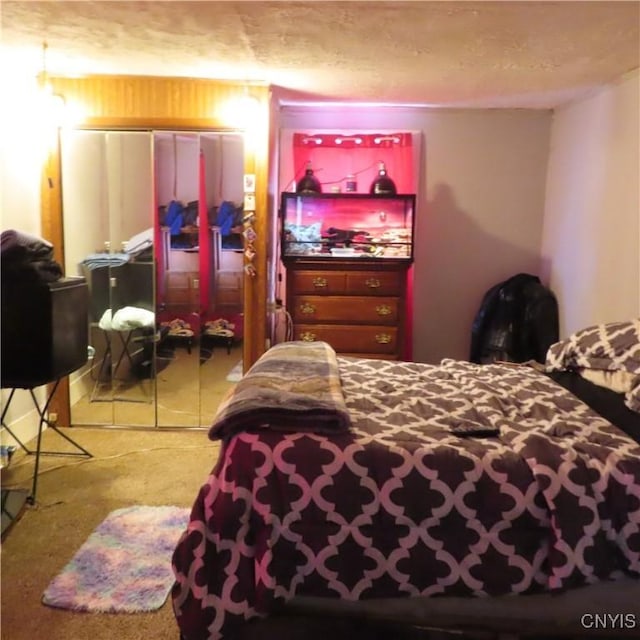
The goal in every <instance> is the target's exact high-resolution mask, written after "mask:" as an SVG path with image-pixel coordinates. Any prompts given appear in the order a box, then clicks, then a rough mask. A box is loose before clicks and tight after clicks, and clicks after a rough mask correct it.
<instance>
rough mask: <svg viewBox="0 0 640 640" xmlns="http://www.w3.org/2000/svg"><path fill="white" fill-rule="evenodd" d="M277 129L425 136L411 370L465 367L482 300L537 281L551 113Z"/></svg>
mask: <svg viewBox="0 0 640 640" xmlns="http://www.w3.org/2000/svg"><path fill="white" fill-rule="evenodd" d="M279 126H280V127H282V128H284V129H291V130H295V131H303V132H307V131H308V132H311V131H313V130H315V129H331V128H333V129H351V130H363V129H364V130H370V129H375V128H378V129H385V130H397V131H404V130H421V131H422V132H423V158H422V161H421V167H420V171H419V176H420V179H419V184H420V189H419V193H418V205H417V223H416V247H415V278H414V318H413V321H414V322H413V324H414V327H413V338H414V339H413V358H414V360H417V361H422V362H439V361H440V360H441V359H442V358H443V357H452V358H467V357H468V355H469V340H470V334H471V324H472V322H473V318H474V316H475V314H476V312H477V310H478V307H479V304H480V301H481V299H482V296H483V295H484V293H485V291H486V290H487V289H488V288H489V287H491V286H492V285H493V284H495V283H496V282H499V281H501V280H503V279H505V278H507V277H509V276H511V275H514V274H516V273H519V272H528V273H532V274H536V275H538V274H539V273H540V271H541V262H540V245H541V240H542V223H543V214H544V194H545V178H546V170H547V154H548V147H549V135H550V127H551V112H549V111H525V110H502V109H501V110H481V111H468V110H467V111H463V110H460V111H447V110H428V109H422V110H421V109H375V110H374V109H369V110H362V109H354V108H348V107H344V108H340V109H338V108H333V109H324V110H322V111H320V110H318V109H315V110H311V109H305V108H301V107H290V108H282V110H281V113H280V119H279ZM288 152H289V150H287V149H284V148H282V149H281V154H286V153H288Z"/></svg>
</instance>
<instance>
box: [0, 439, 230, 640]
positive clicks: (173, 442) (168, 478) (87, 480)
mask: <svg viewBox="0 0 640 640" xmlns="http://www.w3.org/2000/svg"><path fill="white" fill-rule="evenodd" d="M72 436H73V438H74V439H75V440H77V441H78V442H79V443H81V444H82V446H84V447H86V448H87V449H88V450H89V451H90V452H91V453H92V454H93V455H94V458H91V459H86V458H82V459H75V460H72V459H69V458H63V457H58V456H44V457H42V458H41V468H42V473H41V475H40V477H39V482H38V492H37V501H36V504H35V505H34V506H28V507H27V508H26V510H25V511H24V513H23V515H22V517H21V518H20V519H19V520H18V522H17V523H16V524H14V525H13V527H12V528H11V529H10V530H9V533H8V535H7V536H6V538H5V540H4V541H3V543H2V608H1V612H0V616H1V619H2V628H1V638H2V640H33V639H34V638H42V639H43V640H115V639H116V638H117V639H118V640H178V632H177V629H176V624H175V620H174V617H173V612H172V610H171V604H170V601H168V602H167V603H166V604H165V605H164V606H163V607H162V608H161V609H160V610H159V611H157V612H152V613H137V614H99V613H91V614H88V613H79V612H73V611H66V610H58V609H52V608H51V607H47V606H45V605H43V604H42V603H41V597H42V594H43V592H44V590H45V588H46V587H47V585H48V584H49V582H50V581H51V580H52V579H53V578H54V577H55V576H56V575H57V574H58V573H59V572H60V571H61V570H62V568H63V567H64V566H65V564H66V563H67V562H68V561H69V558H70V557H71V555H72V554H73V552H74V551H75V550H77V549H78V548H80V546H81V545H82V543H83V542H84V541H85V540H86V539H87V538H88V536H89V535H90V534H91V532H92V531H93V530H94V529H95V528H96V527H97V526H98V525H99V524H100V523H101V522H102V521H103V520H104V518H105V517H106V516H107V515H108V514H109V513H110V512H111V511H113V510H115V509H119V508H123V507H129V506H132V505H136V504H146V505H167V504H171V505H177V506H183V507H191V504H192V502H193V499H194V497H195V495H196V493H197V492H198V490H199V488H200V486H201V484H202V483H203V481H204V479H205V478H206V476H207V474H208V473H209V471H210V470H211V469H212V467H213V465H214V464H215V461H216V459H217V455H218V450H219V445H218V444H217V443H213V442H211V441H209V440H208V439H207V436H206V432H205V431H196V430H193V431H191V430H187V431H180V432H178V431H171V432H168V431H163V430H159V429H156V430H152V431H150V430H148V429H146V430H138V431H133V430H120V429H106V428H91V429H88V428H74V429H72ZM43 440H44V442H43V446H44V447H46V448H48V449H50V450H59V449H60V448H61V447H60V442H61V439H60V437H59V436H57V434H55V432H52V431H50V432H46V433H45V435H44V438H43ZM32 470H33V459H32V456H24V455H23V454H22V452H17V453H16V454H15V455H14V458H13V460H12V462H11V465H10V466H9V467H8V468H6V469H4V470H3V471H2V486H3V488H6V487H9V486H22V487H26V488H30V486H31V473H32Z"/></svg>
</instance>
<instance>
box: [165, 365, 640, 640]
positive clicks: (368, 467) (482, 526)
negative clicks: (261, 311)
mask: <svg viewBox="0 0 640 640" xmlns="http://www.w3.org/2000/svg"><path fill="white" fill-rule="evenodd" d="M337 362H338V365H339V372H340V378H341V381H342V389H343V393H344V400H345V403H346V406H347V409H348V411H349V414H350V418H351V428H350V430H349V431H348V432H346V433H339V434H335V435H320V434H315V433H309V432H303V431H301V432H299V433H296V432H292V433H282V432H277V431H274V430H269V429H264V430H259V431H256V432H251V431H247V432H241V433H238V434H237V435H234V436H233V437H230V438H229V439H228V440H226V441H225V443H224V445H223V449H222V452H221V456H220V459H219V460H218V463H217V464H216V467H215V468H214V470H213V472H212V473H211V475H210V476H209V478H208V480H207V482H206V484H205V485H204V486H203V487H202V488H201V490H200V493H199V495H198V496H197V499H196V501H195V503H194V505H193V510H192V514H191V519H190V522H189V525H188V529H187V530H186V531H185V533H184V534H183V536H182V538H181V540H180V542H179V543H178V546H177V548H176V550H175V552H174V556H173V566H174V572H175V577H176V581H175V585H174V588H173V592H172V600H173V607H174V612H175V615H176V620H177V622H178V625H179V628H180V631H181V634H182V637H183V638H184V639H185V640H214V639H219V638H232V637H233V636H234V631H235V630H237V629H238V627H239V625H242V624H244V623H245V622H246V621H247V620H249V619H251V618H254V617H256V616H262V615H268V613H269V611H271V610H273V608H274V607H275V606H276V605H277V604H278V603H279V602H282V601H284V600H287V599H289V598H291V597H293V596H294V595H298V596H299V595H314V596H326V597H329V598H343V599H347V600H357V599H363V598H373V597H396V596H397V597H406V596H442V595H465V596H470V597H473V596H490V595H499V594H505V593H531V592H537V591H545V590H547V591H548V590H562V589H567V588H572V587H576V586H579V585H583V584H588V583H593V582H596V581H599V580H604V579H616V578H619V577H622V576H623V575H627V576H629V575H631V576H633V577H638V576H640V446H639V445H638V444H637V443H635V442H634V441H633V440H631V439H630V438H628V437H627V436H626V435H625V434H624V433H623V432H622V431H620V430H618V429H617V428H616V427H614V426H612V425H611V424H609V423H608V422H607V421H606V420H604V418H601V417H600V416H598V415H597V414H596V413H594V412H593V411H592V410H591V409H589V408H588V407H587V406H586V405H585V404H583V403H582V402H581V401H580V400H578V399H577V398H575V397H574V396H572V395H571V394H570V393H569V392H567V391H566V390H565V389H563V388H562V387H560V386H559V385H557V384H556V383H554V382H553V381H551V380H550V379H548V378H547V377H546V376H545V375H544V374H542V373H540V372H538V371H536V370H534V369H531V368H528V367H524V366H508V365H475V364H471V363H467V362H459V361H453V360H444V361H443V362H442V363H441V364H440V365H439V366H430V365H425V364H419V363H404V362H388V361H378V360H360V359H351V358H341V357H339V358H338V359H337ZM461 425H462V426H465V425H466V426H469V425H472V426H473V425H476V426H479V427H483V428H485V427H486V428H494V429H497V430H499V435H498V436H493V437H474V436H467V437H461V436H460V435H455V434H454V433H452V431H451V428H452V427H456V426H458V427H460V426H461Z"/></svg>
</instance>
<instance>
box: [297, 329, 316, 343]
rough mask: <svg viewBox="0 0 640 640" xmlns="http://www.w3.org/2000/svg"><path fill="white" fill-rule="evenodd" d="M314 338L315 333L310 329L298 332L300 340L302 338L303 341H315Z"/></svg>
mask: <svg viewBox="0 0 640 640" xmlns="http://www.w3.org/2000/svg"><path fill="white" fill-rule="evenodd" d="M315 339H316V334H315V333H311V331H303V332H302V333H301V334H300V340H302V341H303V342H315Z"/></svg>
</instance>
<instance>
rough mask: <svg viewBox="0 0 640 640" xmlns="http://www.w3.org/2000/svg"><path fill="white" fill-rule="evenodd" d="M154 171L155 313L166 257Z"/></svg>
mask: <svg viewBox="0 0 640 640" xmlns="http://www.w3.org/2000/svg"><path fill="white" fill-rule="evenodd" d="M156 173H157V171H154V172H153V178H152V180H153V216H152V218H151V219H152V220H153V221H154V223H153V246H154V253H155V262H156V313H157V311H158V310H159V309H161V308H162V305H163V303H164V278H165V269H164V265H165V262H166V259H167V257H166V256H165V255H164V247H163V245H162V232H161V231H160V216H159V215H158V191H157V188H156Z"/></svg>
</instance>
